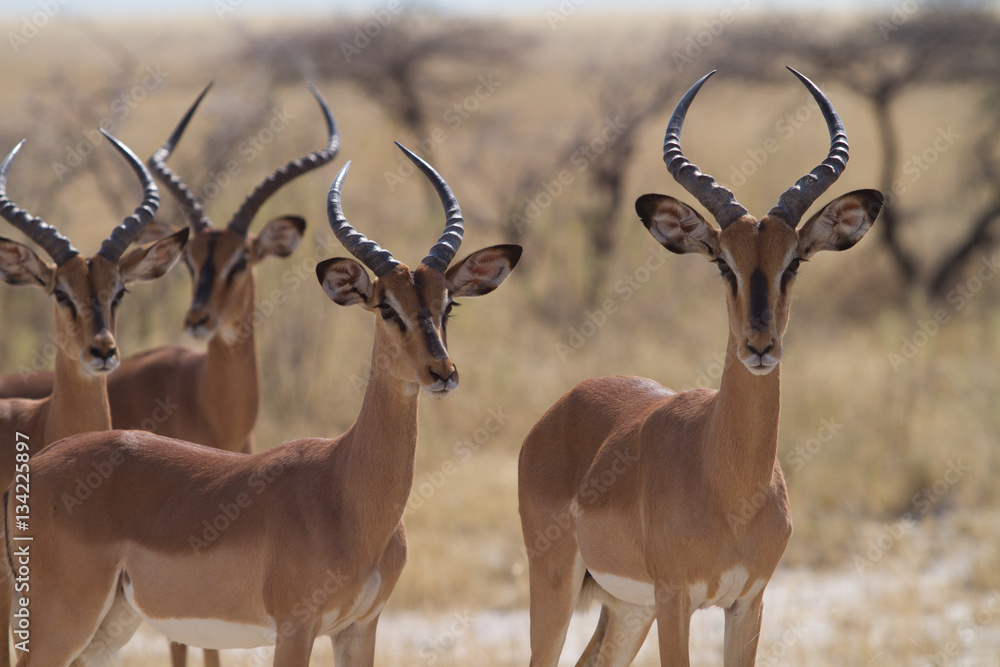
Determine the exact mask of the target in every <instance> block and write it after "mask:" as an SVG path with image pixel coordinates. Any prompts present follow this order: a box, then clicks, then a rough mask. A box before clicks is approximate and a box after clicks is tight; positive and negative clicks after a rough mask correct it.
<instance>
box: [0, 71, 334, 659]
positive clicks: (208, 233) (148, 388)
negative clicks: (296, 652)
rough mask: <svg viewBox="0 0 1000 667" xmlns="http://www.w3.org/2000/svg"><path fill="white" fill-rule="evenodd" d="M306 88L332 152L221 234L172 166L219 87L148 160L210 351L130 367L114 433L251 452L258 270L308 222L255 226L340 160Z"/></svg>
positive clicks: (23, 382)
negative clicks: (271, 204)
mask: <svg viewBox="0 0 1000 667" xmlns="http://www.w3.org/2000/svg"><path fill="white" fill-rule="evenodd" d="M308 86H309V90H310V92H312V94H313V96H314V97H315V98H316V101H317V102H318V103H319V106H320V110H321V112H322V114H323V119H324V121H325V122H326V130H327V140H326V144H325V146H324V147H323V148H321V149H319V150H316V151H313V152H311V153H309V154H307V155H305V156H303V157H301V158H296V159H294V160H291V161H290V162H288V163H287V164H285V165H284V166H282V167H280V168H279V169H277V170H275V171H274V172H272V173H271V174H270V175H268V176H267V177H266V178H265V179H264V180H263V181H261V182H260V183H259V184H258V185H257V186H256V187H255V188H254V189H253V190H252V191H251V192H250V194H248V195H247V196H246V198H245V199H244V201H243V203H242V205H241V206H240V208H239V209H238V210H237V211H236V213H235V214H233V216H232V218H231V219H230V220H229V222H228V223H227V224H226V225H225V227H223V228H217V227H215V226H213V224H212V220H211V219H210V218H209V217H208V215H207V214H206V213H205V207H204V204H203V203H202V201H201V200H200V199H199V198H198V196H197V195H196V194H195V192H194V191H193V189H192V188H191V187H190V186H189V185H188V184H187V183H185V182H184V180H183V179H181V178H180V176H178V175H177V174H176V173H175V172H174V171H173V170H172V169H171V168H170V167H169V166H168V165H167V160H168V159H169V158H170V155H171V154H172V153H173V151H174V148H175V147H176V146H177V142H178V141H180V138H181V136H182V135H183V133H184V130H185V129H186V128H187V126H188V123H189V122H190V121H191V118H192V116H194V113H195V111H196V110H197V109H198V106H199V105H200V104H201V101H202V100H203V99H204V97H205V95H206V94H207V93H208V91H209V90H210V89H211V87H212V84H211V83H210V84H209V85H208V86H206V87H205V89H204V90H203V91H202V92H201V94H200V95H199V96H198V97H197V98H196V99H195V101H194V103H193V104H192V105H191V107H190V108H189V109H188V110H187V112H186V113H185V114H184V116H183V117H182V118H181V120H180V122H179V123H178V124H177V127H176V128H175V129H174V131H173V132H172V133H171V135H170V137H169V138H168V139H167V141H166V142H165V143H164V144H163V146H162V147H160V149H159V150H157V151H156V152H155V153H153V155H152V156H151V157H150V158H149V167H150V169H151V170H152V172H153V174H154V175H155V176H156V177H157V178H158V179H159V180H160V182H161V183H162V185H163V187H164V188H165V189H166V190H168V191H169V192H170V193H171V194H172V195H173V196H174V198H175V199H177V201H178V202H179V204H180V207H181V210H182V212H183V214H184V216H185V217H186V218H187V221H188V224H189V226H190V229H191V232H192V235H191V239H190V241H189V242H188V244H187V248H186V251H185V253H184V260H185V264H186V266H187V267H188V270H189V271H190V273H191V279H192V292H193V294H192V298H191V304H190V306H189V307H188V310H187V313H186V314H185V316H184V328H185V331H186V332H187V333H188V334H190V335H192V336H194V337H195V338H198V339H203V340H205V339H207V340H208V345H207V347H206V348H205V349H204V350H195V349H192V348H189V347H185V346H183V345H167V346H164V347H159V348H155V349H152V350H147V351H145V352H140V353H139V354H136V355H134V356H132V357H129V358H128V359H125V360H124V361H123V362H122V364H121V367H120V368H119V369H118V370H117V371H116V372H115V373H114V375H112V376H111V377H110V378H109V379H108V399H109V400H110V403H111V421H112V423H113V425H114V428H118V429H145V430H152V431H155V432H156V433H159V434H161V435H165V436H168V437H171V438H179V439H181V440H187V441H190V442H196V443H198V444H200V445H207V446H209V447H216V448H218V449H225V450H227V451H242V452H246V453H250V452H252V451H253V428H254V424H255V423H256V421H257V414H258V412H259V402H260V382H259V379H258V370H257V345H256V335H255V334H256V326H255V317H254V309H255V307H256V277H255V275H254V269H255V266H256V264H257V263H259V262H260V261H262V260H263V259H265V258H267V257H288V256H289V255H291V254H292V253H293V252H294V251H295V249H296V248H298V246H299V243H300V242H301V240H302V235H303V233H304V232H305V228H306V221H305V220H304V219H303V218H301V217H299V216H294V215H283V216H280V217H277V218H273V219H271V220H270V221H268V222H267V224H265V225H264V227H263V229H261V231H260V234H258V235H256V236H255V235H254V234H251V233H250V232H249V229H250V225H251V224H252V222H253V220H254V218H255V217H256V215H257V212H258V211H259V210H260V208H261V207H262V206H263V205H264V203H265V202H266V201H267V200H268V199H269V198H270V197H271V196H272V195H274V194H275V193H276V192H277V191H278V190H279V189H280V188H281V187H283V186H284V185H287V184H288V183H290V182H291V181H293V180H294V179H296V178H298V177H299V176H302V175H304V174H306V173H308V172H310V171H312V170H314V169H317V168H319V167H322V166H323V165H325V164H327V163H329V162H331V161H332V160H333V159H334V158H335V157H336V156H337V153H338V151H339V150H340V133H339V132H338V130H337V124H336V121H335V120H334V117H333V112H332V111H331V110H330V107H329V105H328V104H327V102H326V100H325V99H324V98H323V96H322V94H320V92H319V90H317V89H316V88H315V87H314V86H313V85H312V84H308ZM154 224H155V223H154ZM148 232H149V228H147V234H148ZM51 386H52V374H51V373H34V374H24V375H9V376H6V377H0V396H4V395H7V394H10V395H17V396H46V395H48V393H49V392H50V391H51ZM151 415H156V419H152V418H151ZM150 426H152V428H150ZM171 662H172V664H173V666H174V667H183V665H185V664H186V662H187V649H186V648H185V647H184V646H182V645H177V644H174V645H172V646H171ZM205 664H206V665H207V666H208V667H217V666H218V665H219V656H218V652H217V651H214V650H207V651H206V652H205Z"/></svg>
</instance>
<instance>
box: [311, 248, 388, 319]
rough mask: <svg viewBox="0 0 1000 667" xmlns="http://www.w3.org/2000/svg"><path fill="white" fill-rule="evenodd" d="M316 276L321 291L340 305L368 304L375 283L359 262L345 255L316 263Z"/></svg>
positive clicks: (373, 292)
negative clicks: (321, 288)
mask: <svg viewBox="0 0 1000 667" xmlns="http://www.w3.org/2000/svg"><path fill="white" fill-rule="evenodd" d="M316 277H317V278H318V279H319V284H320V285H322V286H323V291H324V292H326V295H327V296H328V297H330V299H331V300H332V301H333V302H334V303H336V304H338V305H341V306H353V305H355V304H359V305H362V306H366V307H367V306H369V304H371V301H372V297H373V296H374V295H375V285H374V284H372V281H371V280H370V279H369V278H368V272H367V271H365V269H364V267H363V266H361V264H360V263H358V262H356V261H355V260H353V259H348V258H346V257H334V258H332V259H328V260H326V261H323V262H320V263H319V264H317V265H316Z"/></svg>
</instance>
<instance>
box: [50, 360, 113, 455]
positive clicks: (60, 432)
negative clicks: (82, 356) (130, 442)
mask: <svg viewBox="0 0 1000 667" xmlns="http://www.w3.org/2000/svg"><path fill="white" fill-rule="evenodd" d="M57 350H58V351H57V352H56V361H55V369H54V373H53V374H54V378H53V382H52V395H51V396H49V398H48V402H49V403H48V413H47V414H46V416H45V444H46V445H48V444H51V443H53V442H55V441H56V440H59V439H60V438H65V437H67V436H70V435H76V434H77V433H87V432H89V431H108V430H110V429H111V407H110V405H109V404H108V384H107V382H108V381H107V376H104V375H91V374H90V373H86V372H85V371H84V370H83V369H82V368H81V367H80V360H79V358H78V357H76V355H75V353H72V352H67V351H66V350H64V349H63V348H62V347H61V346H57Z"/></svg>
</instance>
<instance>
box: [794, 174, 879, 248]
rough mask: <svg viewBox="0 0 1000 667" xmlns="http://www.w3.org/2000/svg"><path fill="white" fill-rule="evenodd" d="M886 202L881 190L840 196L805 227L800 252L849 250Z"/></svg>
mask: <svg viewBox="0 0 1000 667" xmlns="http://www.w3.org/2000/svg"><path fill="white" fill-rule="evenodd" d="M883 202H884V199H883V198H882V193H881V192H879V191H878V190H855V191H854V192H849V193H847V194H846V195H843V196H841V197H837V198H836V199H834V200H833V201H832V202H830V203H829V204H827V205H826V206H824V207H823V210H821V211H820V212H819V213H817V214H816V215H814V216H813V217H811V218H809V222H807V223H806V224H805V225H803V226H802V230H801V231H800V232H799V255H800V256H801V257H802V259H809V258H810V257H812V256H813V255H815V254H816V253H817V252H819V251H820V250H847V249H848V248H850V247H851V246H853V245H854V244H855V243H857V242H858V241H860V240H861V238H862V237H863V236H864V235H865V233H866V232H867V231H868V230H869V229H870V228H871V226H872V223H873V222H875V218H876V217H877V216H878V214H879V211H881V210H882V204H883Z"/></svg>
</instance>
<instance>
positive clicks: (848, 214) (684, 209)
mask: <svg viewBox="0 0 1000 667" xmlns="http://www.w3.org/2000/svg"><path fill="white" fill-rule="evenodd" d="M789 69H791V68H789ZM792 72H793V73H794V74H795V75H796V76H797V77H798V78H799V79H800V80H801V81H802V83H803V84H805V86H806V88H808V90H809V92H810V93H811V94H812V96H813V98H814V99H815V100H816V102H817V104H818V105H819V107H820V109H821V110H822V112H823V116H824V118H825V119H826V122H827V125H828V127H829V130H830V139H831V146H830V151H829V154H828V156H827V158H826V159H825V160H824V161H823V162H822V163H821V164H820V165H819V166H817V167H816V168H815V169H813V170H812V172H811V173H809V174H807V175H806V176H804V177H803V178H801V179H799V180H798V182H796V183H795V185H793V186H792V187H791V188H789V189H788V190H787V191H786V192H785V193H784V194H782V195H781V197H780V198H779V199H778V204H777V205H776V206H775V207H774V208H772V209H771V210H770V211H769V212H768V213H767V215H765V216H764V217H763V218H760V219H757V218H755V217H753V216H751V215H750V214H749V213H748V212H747V209H745V208H743V207H742V206H741V205H740V204H739V203H738V202H737V201H736V198H735V197H734V196H733V193H732V192H730V191H729V190H728V189H726V188H724V187H722V186H720V185H719V184H718V183H716V181H715V179H713V178H712V177H711V176H708V175H707V174H703V173H701V171H700V170H699V169H698V168H697V167H696V166H695V165H693V164H692V163H691V162H689V161H688V160H687V158H686V157H684V154H683V152H682V151H681V146H680V133H681V126H682V124H683V122H684V116H685V115H686V113H687V110H688V107H689V105H690V104H691V101H692V100H693V99H694V97H695V94H696V93H697V92H698V90H699V89H700V88H701V86H702V85H703V84H704V82H705V80H706V79H707V78H708V77H709V76H711V73H710V74H709V75H707V76H705V77H704V78H702V79H701V80H700V81H698V82H697V83H696V84H695V85H694V86H692V87H691V89H690V90H689V91H688V92H687V94H686V95H684V97H683V98H682V99H681V101H680V102H679V103H678V104H677V107H676V109H675V110H674V113H673V115H672V117H671V118H670V121H669V124H668V126H667V132H666V137H665V140H664V145H663V159H664V162H665V163H666V165H667V169H668V170H669V171H670V173H671V174H672V175H673V177H674V178H675V179H676V180H677V182H678V183H680V184H681V185H682V186H683V187H684V189H685V190H687V191H688V192H689V193H691V194H692V195H693V196H694V197H695V199H697V200H698V202H699V203H701V204H702V206H704V207H705V208H706V209H708V211H709V212H710V213H711V214H712V215H713V216H714V217H715V219H716V222H717V223H718V225H719V227H718V228H716V227H714V226H712V225H711V224H710V223H709V222H708V221H707V220H706V219H705V218H704V217H702V215H701V214H700V213H698V212H697V211H695V210H694V209H693V208H691V207H689V206H688V205H686V204H684V203H682V202H680V201H678V200H677V199H674V198H673V197H668V196H666V195H657V194H649V195H643V196H642V197H639V199H638V201H636V211H637V212H638V214H639V217H640V218H641V220H642V223H643V224H644V225H645V226H646V228H647V229H648V230H649V232H650V233H651V234H652V235H653V237H654V238H655V239H656V240H657V241H659V242H660V243H661V244H663V245H664V246H665V247H666V248H667V249H669V250H671V251H673V252H675V253H692V252H693V253H698V254H701V255H702V256H704V257H705V258H706V259H708V260H709V261H710V262H714V263H715V264H717V265H718V267H719V270H720V272H721V273H722V279H723V285H724V287H725V293H726V301H727V304H728V311H729V331H728V343H727V346H726V361H725V366H724V370H723V374H722V383H721V387H720V388H719V390H718V391H714V390H710V389H692V390H690V391H683V392H679V393H675V392H673V391H671V390H669V389H667V388H666V387H663V386H662V385H660V384H658V383H656V382H653V381H652V380H647V379H644V378H638V377H625V376H617V377H605V378H597V379H592V380H587V381H585V382H582V383H580V384H579V385H577V386H576V387H575V388H573V389H572V390H571V391H570V392H569V393H568V394H566V395H565V396H563V397H562V398H561V399H559V401H558V402H557V403H556V404H555V405H553V406H552V407H551V408H550V409H549V411H548V412H547V413H546V414H545V415H544V416H543V417H542V418H541V420H539V422H538V423H537V424H536V425H535V426H534V428H533V429H532V430H531V432H530V433H529V434H528V436H527V438H526V439H525V441H524V444H523V446H522V449H521V455H520V460H519V465H518V473H519V482H518V496H519V505H520V514H521V527H522V531H523V536H524V540H525V545H526V547H527V551H528V565H529V579H530V591H531V607H530V616H531V665H532V667H542V666H543V665H546V666H547V665H556V664H557V662H558V659H559V654H560V652H561V650H562V647H563V643H564V641H565V637H566V629H567V626H568V625H569V621H570V617H571V616H572V614H573V611H574V609H575V608H576V606H577V603H578V602H579V601H580V599H581V596H582V595H583V594H588V595H594V596H596V597H597V598H598V599H599V600H600V601H601V602H602V608H601V616H600V620H599V622H598V626H597V629H596V631H595V632H594V635H593V638H592V639H591V641H590V644H589V645H588V646H587V648H586V651H585V652H584V654H583V657H581V658H580V661H579V663H578V664H579V665H627V664H630V663H631V661H632V660H633V659H634V657H635V654H636V653H637V652H638V650H639V647H640V646H641V645H642V642H643V640H644V639H645V637H646V635H647V634H648V632H649V628H650V626H651V625H652V622H653V620H654V619H655V620H656V622H657V629H658V630H657V631H658V635H659V648H660V662H661V664H663V665H688V664H689V658H688V628H689V622H690V617H691V614H692V613H693V612H694V611H695V610H697V609H703V608H707V607H711V606H717V607H722V608H724V609H725V616H726V629H725V663H726V665H740V666H743V667H747V666H750V665H753V664H754V662H755V659H756V650H757V640H758V635H759V632H760V623H761V611H762V605H761V600H762V595H763V591H764V586H765V585H766V584H767V582H768V580H769V579H770V578H771V574H772V573H773V572H774V568H775V567H776V566H777V564H778V561H779V559H780V558H781V554H782V552H783V551H784V549H785V544H786V542H787V541H788V537H789V535H790V534H791V530H792V523H791V515H790V512H789V507H788V495H787V493H786V491H785V482H784V479H783V477H782V473H781V467H780V466H779V464H778V460H777V458H776V455H775V454H776V449H777V437H778V407H779V383H780V370H779V362H780V361H781V358H782V345H781V343H782V335H783V334H784V331H785V327H786V324H787V321H788V307H789V293H790V290H791V287H792V283H793V282H794V280H795V275H796V271H797V270H798V267H799V264H800V263H801V262H803V261H805V260H808V259H809V258H811V257H812V256H813V255H814V254H815V253H816V252H818V251H820V250H844V249H846V248H849V247H851V246H852V245H854V244H855V243H856V242H857V241H858V240H859V239H861V237H862V236H863V235H864V234H865V232H866V231H868V229H869V227H871V225H872V223H873V222H874V219H875V217H876V215H877V214H878V211H879V210H880V208H881V205H882V196H881V194H879V193H878V192H877V191H875V190H858V191H855V192H851V193H849V194H846V195H843V196H841V197H839V198H837V199H835V200H833V201H832V202H830V203H828V204H827V205H826V206H824V207H823V208H822V209H821V210H820V211H819V212H818V213H816V214H815V215H813V216H812V217H811V218H809V220H808V222H806V224H805V225H804V226H803V227H802V228H801V229H798V224H799V221H800V219H801V218H802V216H803V214H804V213H805V212H806V210H807V209H808V208H809V207H810V206H811V205H812V203H813V202H814V201H815V200H816V199H817V198H818V197H819V196H820V195H821V194H822V193H823V192H824V191H825V190H826V189H827V188H829V187H830V185H832V184H833V182H834V181H835V180H836V179H837V177H838V176H839V175H840V173H841V172H842V171H843V169H844V167H845V166H846V163H847V156H848V153H847V148H848V147H847V136H846V134H845V132H844V126H843V124H842V123H841V121H840V118H839V117H838V116H837V113H836V111H835V110H834V108H833V105H832V104H831V103H830V101H829V100H828V99H827V98H826V96H825V95H824V94H823V93H822V92H821V91H820V90H819V89H818V88H817V87H816V86H815V85H813V83H812V82H810V81H809V80H808V79H806V78H805V77H804V76H802V75H801V74H799V73H798V72H795V70H792Z"/></svg>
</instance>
